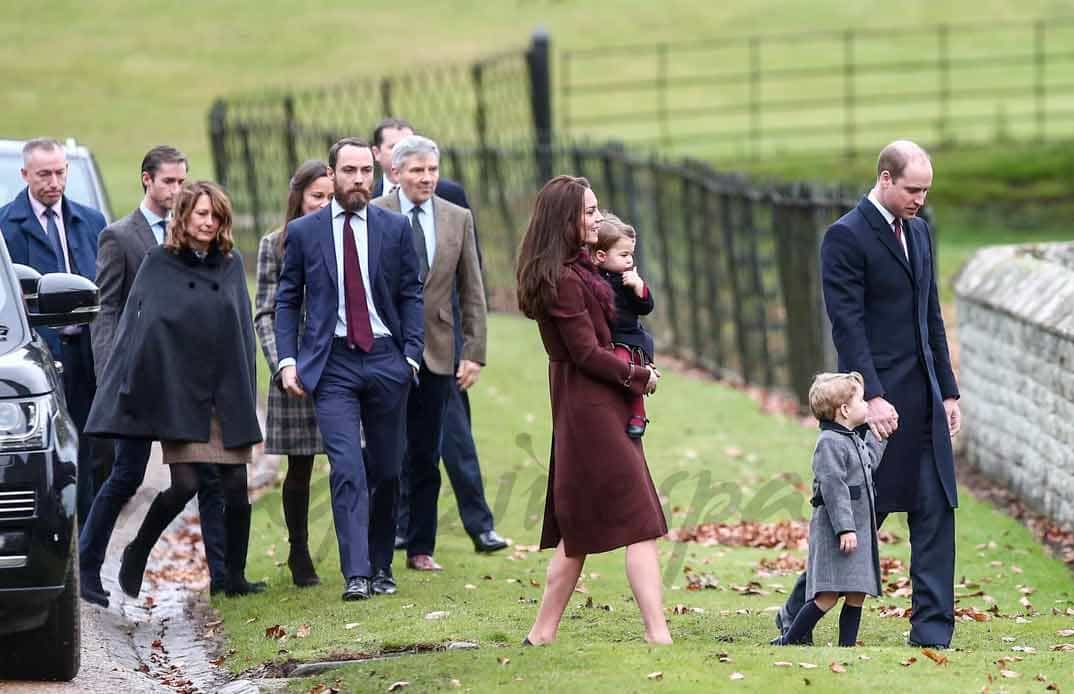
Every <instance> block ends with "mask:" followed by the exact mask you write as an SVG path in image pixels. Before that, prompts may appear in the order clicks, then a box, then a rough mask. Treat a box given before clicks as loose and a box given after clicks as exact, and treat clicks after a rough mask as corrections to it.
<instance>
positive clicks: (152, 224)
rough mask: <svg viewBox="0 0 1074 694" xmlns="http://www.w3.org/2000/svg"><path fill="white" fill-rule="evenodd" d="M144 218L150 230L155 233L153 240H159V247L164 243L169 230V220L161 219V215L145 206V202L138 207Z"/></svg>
mask: <svg viewBox="0 0 1074 694" xmlns="http://www.w3.org/2000/svg"><path fill="white" fill-rule="evenodd" d="M138 209H139V210H140V211H141V213H142V216H143V217H145V221H146V222H147V223H148V224H149V230H150V231H152V232H153V238H155V239H156V240H157V245H160V244H162V243H164V235H165V233H166V231H167V228H168V218H167V217H161V216H160V215H159V214H157V213H155V212H153V210H151V209H149V208H148V207H146V206H145V203H144V202H143V203H142V204H141V205H139V206H138Z"/></svg>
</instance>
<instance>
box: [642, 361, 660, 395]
mask: <svg viewBox="0 0 1074 694" xmlns="http://www.w3.org/2000/svg"><path fill="white" fill-rule="evenodd" d="M645 368H647V369H649V382H648V383H646V384H645V394H646V395H652V394H653V393H655V392H656V382H657V381H659V380H660V372H659V371H657V370H656V367H655V366H647V367H645Z"/></svg>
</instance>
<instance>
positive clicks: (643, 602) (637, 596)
mask: <svg viewBox="0 0 1074 694" xmlns="http://www.w3.org/2000/svg"><path fill="white" fill-rule="evenodd" d="M626 572H627V580H629V581H630V589H631V590H632V591H634V600H635V601H637V603H638V609H640V610H641V621H642V623H643V624H644V625H645V640H646V641H648V642H649V643H658V644H670V643H671V633H670V632H669V631H668V623H667V619H665V617H664V602H663V595H662V593H663V588H662V587H661V585H660V555H659V553H658V551H657V549H656V540H646V541H645V542H637V543H634V544H632V545H629V546H628V547H627V548H626Z"/></svg>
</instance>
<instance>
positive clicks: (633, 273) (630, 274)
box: [623, 270, 645, 299]
mask: <svg viewBox="0 0 1074 694" xmlns="http://www.w3.org/2000/svg"><path fill="white" fill-rule="evenodd" d="M623 286H624V287H630V288H631V289H633V290H634V293H635V294H636V295H637V296H638V298H639V299H644V298H645V282H644V281H643V280H642V279H641V275H639V274H638V271H637V270H627V271H626V272H624V273H623Z"/></svg>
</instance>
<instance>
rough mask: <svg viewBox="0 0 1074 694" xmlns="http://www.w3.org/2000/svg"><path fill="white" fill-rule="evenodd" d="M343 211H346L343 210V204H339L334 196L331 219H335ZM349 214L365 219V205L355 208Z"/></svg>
mask: <svg viewBox="0 0 1074 694" xmlns="http://www.w3.org/2000/svg"><path fill="white" fill-rule="evenodd" d="M344 212H346V210H344V209H343V206H342V205H340V204H339V201H337V200H336V199H335V198H332V219H335V218H336V217H338V216H340V215H341V214H343V213H344ZM351 214H353V215H354V216H355V217H357V218H358V219H365V207H363V208H362V209H360V210H356V211H354V212H352V213H351Z"/></svg>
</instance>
